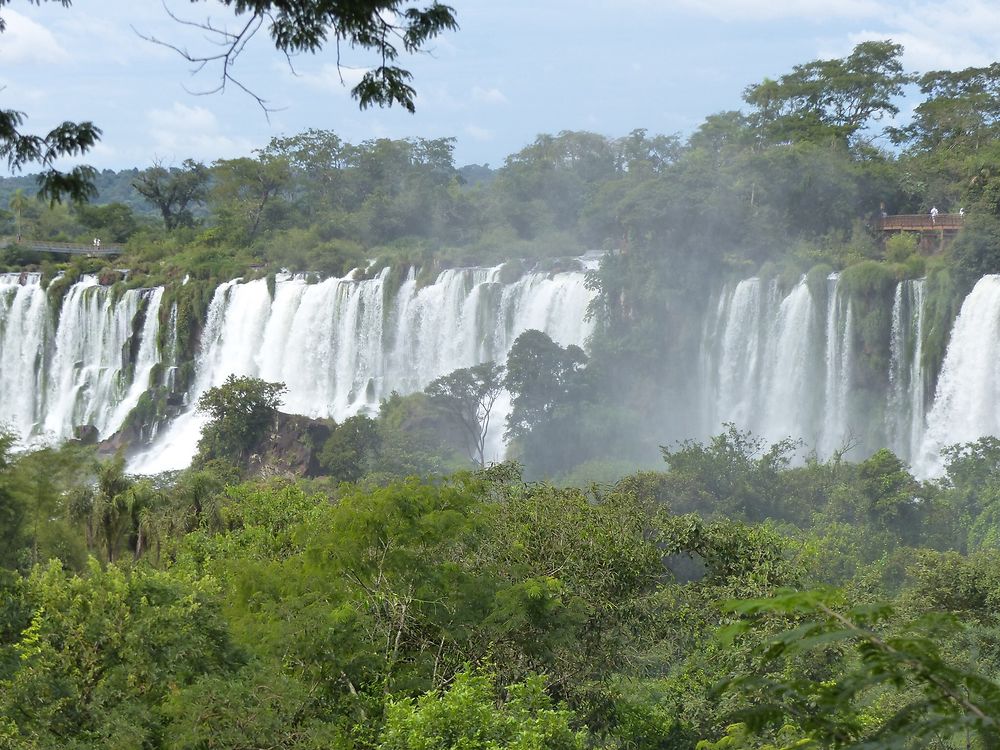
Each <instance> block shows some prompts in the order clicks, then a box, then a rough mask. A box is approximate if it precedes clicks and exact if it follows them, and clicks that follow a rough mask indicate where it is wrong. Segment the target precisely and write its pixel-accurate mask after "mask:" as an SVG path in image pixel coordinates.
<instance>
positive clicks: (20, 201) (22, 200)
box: [7, 188, 28, 242]
mask: <svg viewBox="0 0 1000 750" xmlns="http://www.w3.org/2000/svg"><path fill="white" fill-rule="evenodd" d="M7 206H8V207H9V208H10V210H11V211H13V212H14V220H15V222H16V224H15V226H16V228H17V241H18V242H20V241H21V214H22V213H23V212H24V209H26V208H27V207H28V197H27V196H26V195H25V194H24V189H23V188H18V189H17V190H15V191H14V194H13V195H12V196H11V197H10V200H9V201H7Z"/></svg>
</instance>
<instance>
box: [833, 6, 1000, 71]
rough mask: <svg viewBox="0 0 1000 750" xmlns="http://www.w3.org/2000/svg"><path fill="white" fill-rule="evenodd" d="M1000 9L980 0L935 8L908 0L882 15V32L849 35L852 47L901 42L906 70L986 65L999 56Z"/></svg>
mask: <svg viewBox="0 0 1000 750" xmlns="http://www.w3.org/2000/svg"><path fill="white" fill-rule="evenodd" d="M998 38H1000V6H998V5H997V4H996V3H994V2H992V0H991V1H990V2H986V1H984V0H964V1H962V2H955V3H948V4H947V5H940V4H937V3H931V2H926V1H925V0H922V1H921V2H911V3H908V4H906V5H905V6H903V7H897V8H896V9H894V10H893V11H892V12H891V13H889V14H887V16H886V18H885V20H884V22H883V24H882V28H881V29H868V30H864V31H860V32H857V33H855V34H851V35H850V37H849V41H850V42H851V44H852V45H853V44H857V43H858V42H861V41H864V40H866V39H892V40H893V41H895V42H898V43H899V44H902V45H903V47H904V49H905V52H904V62H905V64H906V66H907V67H908V68H910V69H914V70H920V71H928V70H940V69H949V70H959V69H961V68H967V67H971V66H984V65H989V64H990V63H992V62H994V61H995V60H997V59H998V57H1000V54H998V53H1000V47H998V45H997V39H998Z"/></svg>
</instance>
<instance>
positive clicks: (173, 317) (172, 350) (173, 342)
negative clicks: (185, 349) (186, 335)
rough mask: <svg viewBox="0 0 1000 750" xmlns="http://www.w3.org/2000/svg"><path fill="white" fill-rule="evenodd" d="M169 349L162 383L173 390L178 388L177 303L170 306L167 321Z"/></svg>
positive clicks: (169, 389)
mask: <svg viewBox="0 0 1000 750" xmlns="http://www.w3.org/2000/svg"><path fill="white" fill-rule="evenodd" d="M167 330H168V331H169V333H168V334H167V336H168V338H167V351H166V358H165V360H164V361H165V362H166V367H164V368H163V381H162V385H164V386H166V388H167V390H168V391H170V392H173V391H174V390H175V389H176V388H177V303H176V302H174V304H172V305H171V306H170V318H169V319H168V321H167Z"/></svg>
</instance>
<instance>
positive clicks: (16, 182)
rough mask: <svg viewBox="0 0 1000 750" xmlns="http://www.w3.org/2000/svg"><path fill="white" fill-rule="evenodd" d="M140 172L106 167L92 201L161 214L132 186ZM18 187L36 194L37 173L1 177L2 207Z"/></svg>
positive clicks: (140, 213)
mask: <svg viewBox="0 0 1000 750" xmlns="http://www.w3.org/2000/svg"><path fill="white" fill-rule="evenodd" d="M138 174H139V170H138V169H136V168H132V169H123V170H121V171H120V172H116V171H114V170H113V169H105V170H103V171H102V172H98V173H97V177H96V178H95V179H94V185H95V186H96V187H97V197H96V198H95V199H94V200H93V201H92V202H93V203H96V204H102V203H124V204H125V205H126V206H128V207H129V208H131V209H132V210H133V211H134V212H135V213H136V214H138V215H141V216H159V212H158V211H157V210H156V207H155V206H153V205H152V204H151V203H148V202H146V200H145V199H143V197H142V196H141V195H139V194H138V193H137V192H136V191H135V189H134V188H133V187H132V181H133V180H134V179H135V178H136V176H137V175H138ZM18 188H21V189H23V190H24V192H25V193H27V194H28V195H34V194H35V191H36V189H37V183H36V182H35V175H33V174H27V175H18V176H16V177H0V208H6V207H7V202H8V201H9V200H10V197H11V196H12V195H13V194H14V191H15V190H17V189H18Z"/></svg>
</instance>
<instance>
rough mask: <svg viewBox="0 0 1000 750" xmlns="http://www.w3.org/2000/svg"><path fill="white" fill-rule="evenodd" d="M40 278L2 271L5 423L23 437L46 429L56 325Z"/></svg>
mask: <svg viewBox="0 0 1000 750" xmlns="http://www.w3.org/2000/svg"><path fill="white" fill-rule="evenodd" d="M40 282H41V276H40V274H37V273H32V274H16V273H5V274H0V363H2V366H0V393H2V394H3V406H2V407H0V423H2V425H3V426H5V427H7V428H9V429H11V430H13V431H14V433H15V434H16V435H18V436H19V437H20V438H22V439H27V438H30V437H32V436H34V435H37V434H38V433H39V432H40V431H41V423H42V420H43V418H44V413H45V412H44V406H45V402H44V399H43V398H42V397H41V396H42V394H44V393H45V392H46V388H45V371H46V352H47V351H48V348H49V341H50V340H51V338H52V326H51V322H50V319H49V309H48V300H47V298H46V295H45V290H44V289H42V287H41V283H40Z"/></svg>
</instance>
